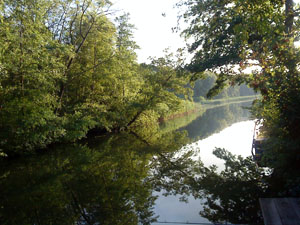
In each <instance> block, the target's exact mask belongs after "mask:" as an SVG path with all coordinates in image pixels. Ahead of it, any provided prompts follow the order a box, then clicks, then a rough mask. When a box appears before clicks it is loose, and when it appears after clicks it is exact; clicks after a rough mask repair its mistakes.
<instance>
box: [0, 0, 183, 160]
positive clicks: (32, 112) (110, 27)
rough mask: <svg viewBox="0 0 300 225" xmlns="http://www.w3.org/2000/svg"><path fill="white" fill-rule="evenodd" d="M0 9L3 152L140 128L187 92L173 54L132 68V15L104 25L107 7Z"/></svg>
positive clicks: (91, 0)
mask: <svg viewBox="0 0 300 225" xmlns="http://www.w3.org/2000/svg"><path fill="white" fill-rule="evenodd" d="M0 4H1V7H0V21H1V26H0V131H1V132H0V154H1V152H2V154H3V153H4V154H6V155H9V156H13V155H18V154H24V153H29V152H32V151H33V150H35V149H37V148H44V147H45V146H47V145H49V144H51V143H53V142H57V141H75V140H78V139H80V138H82V137H85V136H86V134H87V132H88V131H89V130H91V129H97V130H106V131H113V130H124V129H128V128H130V127H132V126H134V127H137V126H143V123H145V122H147V123H148V122H149V121H145V120H146V119H147V120H149V119H152V120H151V121H152V122H153V121H155V120H157V119H158V117H159V116H160V115H161V114H162V113H164V112H165V111H168V110H169V111H171V110H172V109H175V108H176V107H177V108H178V107H179V104H180V102H181V99H180V98H179V97H178V96H179V95H181V96H187V94H188V93H187V91H188V89H187V88H185V87H186V83H187V81H186V80H187V78H186V77H185V76H183V74H181V73H178V72H176V67H177V66H180V63H177V64H176V63H175V62H174V61H172V59H171V58H170V57H171V56H170V55H168V56H167V57H166V59H153V62H152V63H151V65H149V66H147V65H146V66H145V65H139V64H138V63H137V56H136V53H135V50H136V49H137V48H138V46H137V45H136V43H135V42H134V41H133V37H132V35H133V29H134V27H133V25H131V24H130V23H129V15H128V14H124V15H122V16H120V17H117V18H116V19H115V21H112V20H111V19H109V17H108V14H111V11H110V6H111V3H110V2H109V1H106V0H80V1H75V0H55V1H53V0H22V1H12V0H5V1H1V3H0ZM110 17H111V16H110ZM179 62H180V61H179ZM143 118H145V119H143ZM137 121H138V123H137ZM151 121H150V122H151Z"/></svg>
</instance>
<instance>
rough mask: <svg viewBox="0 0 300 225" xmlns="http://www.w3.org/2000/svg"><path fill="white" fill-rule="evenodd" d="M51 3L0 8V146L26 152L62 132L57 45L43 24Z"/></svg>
mask: <svg viewBox="0 0 300 225" xmlns="http://www.w3.org/2000/svg"><path fill="white" fill-rule="evenodd" d="M48 7H49V1H46V0H43V1H35V0H26V1H4V3H3V5H2V9H1V12H0V16H1V20H2V23H1V26H0V36H1V38H0V39H1V53H0V55H1V57H0V60H1V61H0V87H1V88H0V130H1V132H0V149H2V150H3V151H4V149H5V151H6V153H9V154H15V153H16V152H17V151H28V150H32V149H33V148H37V147H44V146H45V145H46V144H49V143H51V142H52V141H54V140H57V139H58V138H59V137H61V136H62V135H63V134H64V129H63V128H62V126H61V125H60V124H61V122H62V121H61V119H60V118H59V117H57V115H56V114H55V113H54V109H55V107H56V106H57V104H56V95H55V93H56V91H57V87H56V86H55V83H56V82H57V80H59V79H61V77H62V73H63V72H62V71H63V64H62V63H61V60H62V57H63V55H61V54H60V51H61V48H63V46H61V45H60V44H59V43H58V42H56V41H55V40H52V38H51V33H50V32H49V30H48V29H47V27H46V26H45V24H44V20H45V14H46V12H47V9H48Z"/></svg>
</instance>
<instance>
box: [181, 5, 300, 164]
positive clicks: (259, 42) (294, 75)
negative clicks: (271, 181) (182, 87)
mask: <svg viewBox="0 0 300 225" xmlns="http://www.w3.org/2000/svg"><path fill="white" fill-rule="evenodd" d="M182 5H185V6H186V7H187V10H186V12H185V14H184V15H183V16H184V18H185V19H186V21H189V27H188V28H187V29H186V30H185V31H184V32H183V34H184V35H185V36H186V37H193V39H194V41H193V43H192V45H191V46H190V48H189V49H190V51H191V52H193V53H194V57H193V59H192V62H191V63H190V64H189V65H188V69H189V70H190V71H192V72H194V73H195V75H194V79H196V78H197V76H198V74H201V73H202V72H204V71H206V70H210V71H214V72H216V73H217V74H218V78H217V80H216V84H215V86H214V87H213V88H212V89H211V90H210V91H209V93H208V95H209V96H213V95H215V94H217V93H218V92H219V91H220V90H221V89H222V88H224V87H225V86H227V85H234V84H241V83H246V84H248V85H250V86H251V87H253V88H254V90H256V91H259V92H260V93H261V95H262V99H261V101H257V105H256V106H257V107H256V108H255V109H256V112H255V116H256V117H259V118H260V117H262V118H263V119H264V125H265V127H266V130H267V131H268V132H267V133H268V134H267V135H268V136H270V137H271V138H270V144H271V145H270V149H272V150H271V151H272V153H271V154H270V155H273V156H276V157H277V156H278V158H277V159H276V158H275V159H274V157H273V159H272V160H269V161H270V162H271V161H272V162H275V163H274V164H273V166H276V167H278V166H279V164H285V166H286V165H288V164H289V163H290V162H291V161H290V160H292V161H293V163H292V164H293V165H296V164H298V165H299V163H298V162H299V160H298V159H297V157H295V156H296V155H297V154H299V149H300V147H299V146H300V145H299V141H298V140H299V134H300V119H299V118H300V117H299V107H300V105H299V102H300V95H299V88H300V79H299V78H300V76H299V69H298V65H299V49H298V48H296V47H295V45H294V42H295V40H297V38H298V37H299V31H300V29H299V26H300V23H299V19H298V17H299V7H298V6H295V4H294V2H293V1H292V0H286V1H279V0H272V1H271V0H268V1H250V0H249V1H248V0H246V1H240V0H227V1H215V0H205V1H192V0H188V1H184V2H182ZM249 70H250V71H251V70H252V72H250V73H249V72H247V71H249ZM274 139H277V140H278V139H280V141H276V143H278V142H280V143H281V144H280V145H278V144H277V146H276V145H273V144H272V143H275V141H274ZM271 140H272V141H271ZM288 143H293V144H288ZM287 147H288V148H289V150H287V149H286V148H287ZM288 158H289V159H288ZM289 161H290V162H289ZM276 164H277V165H276Z"/></svg>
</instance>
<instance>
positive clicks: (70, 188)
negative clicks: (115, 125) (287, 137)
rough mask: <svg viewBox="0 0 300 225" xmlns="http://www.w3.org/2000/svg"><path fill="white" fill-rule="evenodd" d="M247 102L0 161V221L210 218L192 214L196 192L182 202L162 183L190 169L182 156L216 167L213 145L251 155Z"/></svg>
mask: <svg viewBox="0 0 300 225" xmlns="http://www.w3.org/2000/svg"><path fill="white" fill-rule="evenodd" d="M250 104H251V103H250V102H247V103H242V104H228V105H225V106H216V107H213V108H210V109H207V110H203V111H201V112H199V113H198V114H192V115H188V116H186V117H185V118H178V119H176V120H173V121H169V122H167V123H166V124H163V125H162V126H161V128H160V129H159V130H156V131H154V132H149V130H148V131H147V132H144V133H133V134H131V133H130V134H120V135H105V136H99V137H96V138H93V139H91V140H85V141H82V142H80V143H76V144H68V145H59V146H55V147H53V148H52V149H49V150H48V151H46V152H44V153H40V154H38V155H35V156H30V157H26V158H23V159H17V160H13V161H9V162H7V161H2V162H0V163H1V164H0V224H19V225H21V224H107V225H118V224H120V225H121V224H122V225H123V224H124V225H125V224H128V225H133V224H153V225H157V224H162V223H163V222H176V223H173V224H178V222H185V223H186V222H189V223H209V220H207V219H206V218H203V217H201V216H200V215H199V212H200V211H201V210H203V206H202V205H201V203H203V201H202V200H201V199H195V198H194V197H191V196H189V197H187V200H188V203H185V202H182V201H180V199H181V197H183V195H174V194H172V193H175V192H174V191H173V192H172V190H173V189H172V187H170V186H168V187H166V186H164V185H163V184H162V183H163V182H164V181H166V182H167V183H168V181H169V180H172V179H173V178H171V177H172V176H173V175H174V174H177V172H178V175H176V176H178V180H181V179H182V177H181V176H189V170H188V169H186V168H185V167H184V166H183V165H184V164H185V163H186V165H188V162H189V160H194V161H197V160H198V159H200V160H201V161H202V162H203V164H204V165H205V166H210V165H216V166H217V167H218V170H219V171H221V170H222V169H223V168H224V162H223V161H222V160H220V159H218V158H217V157H215V156H214V155H213V154H212V152H213V150H214V149H215V148H216V147H219V148H225V149H227V150H229V151H230V152H232V153H233V154H237V155H242V156H243V157H247V156H250V154H251V152H250V150H251V143H252V135H253V127H254V122H253V121H251V120H250V118H249V116H250V114H249V111H248V110H247V109H246V108H245V107H248V106H250ZM183 121H184V122H183ZM172 127H173V128H172ZM186 152H192V153H193V154H192V155H189V156H188V157H187V155H186V154H185V153H186ZM181 158H182V160H181ZM177 159H178V160H177ZM181 163H182V165H181ZM185 169H186V170H185ZM170 171H171V172H170ZM173 185H174V190H175V189H178V186H176V185H178V184H175V183H174V184H173ZM164 187H166V188H164ZM179 189H180V188H179ZM166 192H169V196H167V197H165V196H163V193H166ZM153 218H156V219H157V221H158V222H159V223H156V222H154V220H153ZM167 224H172V223H167Z"/></svg>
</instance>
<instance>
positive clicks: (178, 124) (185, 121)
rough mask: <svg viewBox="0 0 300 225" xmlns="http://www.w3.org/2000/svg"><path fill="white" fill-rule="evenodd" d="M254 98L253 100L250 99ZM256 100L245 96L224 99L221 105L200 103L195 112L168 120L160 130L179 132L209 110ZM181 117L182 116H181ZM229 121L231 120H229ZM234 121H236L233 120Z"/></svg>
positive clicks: (220, 102) (197, 104)
mask: <svg viewBox="0 0 300 225" xmlns="http://www.w3.org/2000/svg"><path fill="white" fill-rule="evenodd" d="M250 97H252V98H250ZM254 99H255V97H254V98H253V96H245V97H243V98H231V99H228V100H227V101H226V100H225V99H224V100H223V101H218V102H219V104H216V101H212V102H211V104H209V103H208V101H207V103H206V104H200V103H194V104H195V106H194V109H195V110H194V111H193V110H190V111H188V112H186V114H184V113H182V114H176V116H174V117H173V119H168V120H165V121H162V122H161V123H160V128H161V132H162V133H168V132H171V131H174V130H178V129H180V128H183V127H186V126H188V125H189V124H190V123H192V122H193V121H194V120H196V119H197V118H198V117H200V116H202V115H203V114H205V113H206V112H207V110H210V109H214V108H219V107H223V106H230V105H234V104H243V103H248V102H251V101H253V100H254ZM180 115H181V116H180ZM228 119H229V118H228ZM233 121H234V120H233Z"/></svg>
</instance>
